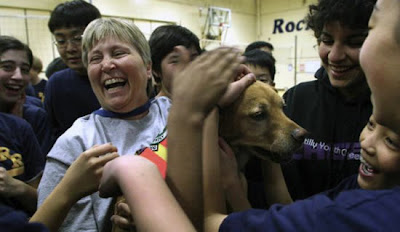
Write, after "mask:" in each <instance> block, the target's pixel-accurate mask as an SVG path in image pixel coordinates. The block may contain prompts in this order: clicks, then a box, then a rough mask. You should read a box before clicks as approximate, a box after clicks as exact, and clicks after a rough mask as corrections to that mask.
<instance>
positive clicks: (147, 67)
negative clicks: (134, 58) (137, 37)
mask: <svg viewBox="0 0 400 232" xmlns="http://www.w3.org/2000/svg"><path fill="white" fill-rule="evenodd" d="M151 66H152V63H151V61H150V62H149V63H148V64H147V65H146V73H147V78H148V79H150V78H152V76H153V70H152V68H151Z"/></svg>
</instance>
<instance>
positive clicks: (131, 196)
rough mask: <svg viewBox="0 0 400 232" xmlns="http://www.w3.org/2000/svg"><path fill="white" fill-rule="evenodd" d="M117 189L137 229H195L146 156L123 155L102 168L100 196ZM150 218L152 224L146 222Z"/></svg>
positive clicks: (111, 193) (106, 195) (115, 191)
mask: <svg viewBox="0 0 400 232" xmlns="http://www.w3.org/2000/svg"><path fill="white" fill-rule="evenodd" d="M120 191H122V193H123V195H124V196H125V199H126V201H127V203H128V205H129V208H130V209H131V212H132V216H133V220H134V222H135V225H136V228H137V230H138V231H187V232H190V231H195V229H194V227H193V225H192V224H191V223H190V221H189V219H188V217H187V216H186V214H185V213H184V212H183V210H182V208H181V207H180V206H179V204H178V202H177V201H176V199H175V198H174V196H173V195H172V193H171V191H170V190H169V188H168V186H167V184H166V183H165V181H164V179H163V178H162V177H161V174H160V172H159V171H158V168H157V167H156V165H154V163H152V162H151V161H149V160H148V159H146V158H144V157H141V156H132V155H126V156H122V157H120V158H118V159H115V160H114V161H112V162H110V163H108V164H107V165H106V166H105V167H104V174H103V177H102V181H101V185H100V196H101V197H109V196H114V195H119V194H120ZM154 209H157V210H154ZM151 220H154V223H149V221H151ZM171 225H173V226H171Z"/></svg>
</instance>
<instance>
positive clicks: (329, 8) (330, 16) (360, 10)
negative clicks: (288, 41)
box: [306, 0, 376, 42]
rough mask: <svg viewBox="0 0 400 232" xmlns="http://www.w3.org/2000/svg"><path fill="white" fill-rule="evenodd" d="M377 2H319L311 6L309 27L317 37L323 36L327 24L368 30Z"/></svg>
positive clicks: (360, 0)
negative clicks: (337, 23) (335, 23)
mask: <svg viewBox="0 0 400 232" xmlns="http://www.w3.org/2000/svg"><path fill="white" fill-rule="evenodd" d="M375 3H376V0H319V1H318V4H316V5H310V6H309V12H308V15H307V16H306V22H307V26H308V27H310V28H311V29H312V30H313V31H314V35H315V37H316V38H317V39H318V42H319V38H320V36H321V33H322V30H323V28H324V26H325V24H327V23H330V22H335V21H338V22H339V23H340V24H341V25H342V26H346V27H348V28H350V29H368V21H369V18H370V16H371V14H372V10H373V8H374V5H375Z"/></svg>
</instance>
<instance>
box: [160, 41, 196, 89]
mask: <svg viewBox="0 0 400 232" xmlns="http://www.w3.org/2000/svg"><path fill="white" fill-rule="evenodd" d="M185 49H187V48H185ZM187 50H188V52H189V54H190V62H191V61H193V60H194V59H195V58H196V57H198V56H199V53H198V52H197V50H196V48H195V47H193V46H192V47H190V48H189V49H187ZM180 59H181V58H180V55H179V53H178V52H176V51H172V52H171V53H169V54H168V55H167V56H166V57H164V59H163V60H162V61H161V75H160V74H158V75H159V76H160V77H161V83H162V84H161V86H162V87H161V88H162V91H163V92H164V93H165V94H167V95H170V94H171V91H172V81H173V76H174V75H175V72H176V68H177V67H178V63H179V62H181V61H180Z"/></svg>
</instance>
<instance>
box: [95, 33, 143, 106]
mask: <svg viewBox="0 0 400 232" xmlns="http://www.w3.org/2000/svg"><path fill="white" fill-rule="evenodd" d="M88 75H89V80H90V83H91V85H92V89H93V91H94V93H95V95H96V97H97V99H98V100H99V102H100V105H101V106H102V107H103V108H104V109H106V110H110V111H114V112H118V113H126V112H129V111H131V110H133V109H135V108H137V107H139V106H141V105H143V104H144V103H145V102H146V101H147V100H148V96H147V93H146V87H147V81H148V79H149V78H150V77H151V64H147V65H146V64H144V62H143V59H142V57H141V56H140V54H139V53H138V52H137V50H136V48H134V47H133V46H132V45H131V44H128V43H126V42H122V41H120V40H118V39H114V38H106V39H104V40H101V41H99V42H98V43H97V44H96V45H95V46H94V47H93V48H92V49H91V50H90V51H89V53H88Z"/></svg>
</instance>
